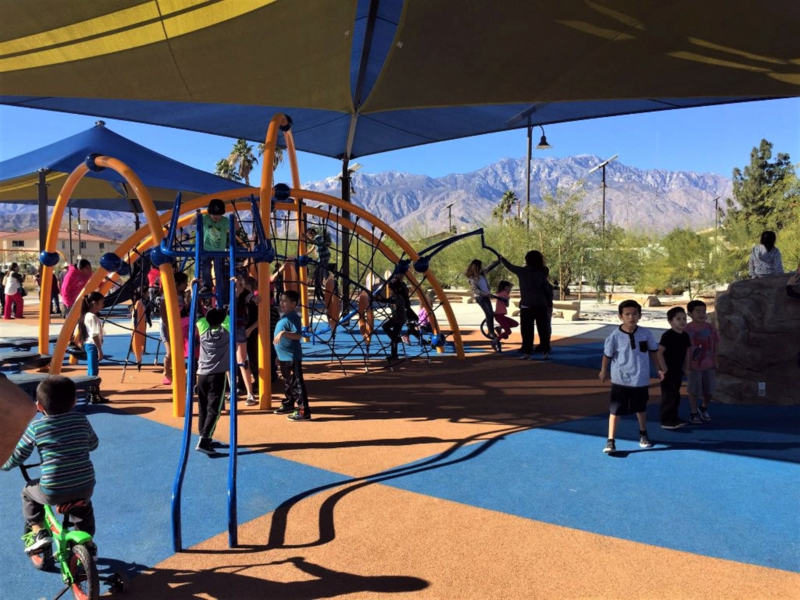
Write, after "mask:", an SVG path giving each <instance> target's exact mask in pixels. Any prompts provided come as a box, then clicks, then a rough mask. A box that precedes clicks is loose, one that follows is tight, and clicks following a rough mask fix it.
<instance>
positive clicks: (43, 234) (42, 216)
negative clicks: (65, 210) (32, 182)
mask: <svg viewBox="0 0 800 600" xmlns="http://www.w3.org/2000/svg"><path fill="white" fill-rule="evenodd" d="M47 171H48V169H47V168H41V169H39V183H38V184H37V186H38V188H39V202H38V206H39V252H41V251H42V250H44V249H45V246H46V245H47V186H49V185H50V184H49V183H47Z"/></svg>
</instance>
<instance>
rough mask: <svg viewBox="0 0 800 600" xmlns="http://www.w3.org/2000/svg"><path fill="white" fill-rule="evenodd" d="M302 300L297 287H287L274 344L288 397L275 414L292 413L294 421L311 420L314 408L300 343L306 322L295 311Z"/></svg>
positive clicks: (281, 305) (282, 297) (289, 417)
mask: <svg viewBox="0 0 800 600" xmlns="http://www.w3.org/2000/svg"><path fill="white" fill-rule="evenodd" d="M299 301H300V295H299V294H298V293H297V292H295V291H294V290H286V291H285V292H284V293H283V295H282V296H281V300H280V309H281V313H282V314H283V318H282V319H281V320H280V321H278V324H277V325H276V326H275V337H274V339H273V343H274V345H275V352H276V354H277V355H278V368H279V369H280V371H281V377H283V384H284V389H285V394H286V397H285V398H284V400H283V401H282V402H281V406H280V408H278V409H277V410H276V411H275V413H276V414H285V413H288V412H291V413H292V414H290V415H289V416H288V419H289V420H290V421H310V420H311V410H310V409H309V408H308V393H307V392H306V383H305V381H304V380H303V348H302V346H301V345H300V341H301V340H302V339H303V335H302V329H303V323H302V322H301V321H300V316H299V315H298V314H297V312H295V310H296V308H297V303H298V302H299Z"/></svg>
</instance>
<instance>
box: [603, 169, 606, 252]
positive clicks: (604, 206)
mask: <svg viewBox="0 0 800 600" xmlns="http://www.w3.org/2000/svg"><path fill="white" fill-rule="evenodd" d="M605 239H606V166H605V165H603V240H605Z"/></svg>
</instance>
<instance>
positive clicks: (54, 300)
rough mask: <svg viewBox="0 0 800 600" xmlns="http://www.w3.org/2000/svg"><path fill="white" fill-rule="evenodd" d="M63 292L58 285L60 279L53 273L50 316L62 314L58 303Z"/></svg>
mask: <svg viewBox="0 0 800 600" xmlns="http://www.w3.org/2000/svg"><path fill="white" fill-rule="evenodd" d="M60 291H61V289H60V288H59V285H58V277H56V274H55V272H53V283H52V284H51V286H50V314H51V315H57V314H60V313H61V305H60V304H59V302H58V294H59V292H60Z"/></svg>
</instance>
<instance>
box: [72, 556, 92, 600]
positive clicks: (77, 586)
mask: <svg viewBox="0 0 800 600" xmlns="http://www.w3.org/2000/svg"><path fill="white" fill-rule="evenodd" d="M69 572H70V574H71V575H72V595H73V596H75V600H97V599H98V598H100V577H99V576H98V574H97V565H96V564H95V563H94V558H92V555H91V554H89V549H88V548H87V547H86V546H82V545H81V544H76V545H75V546H73V547H72V553H71V554H70V557H69Z"/></svg>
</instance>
